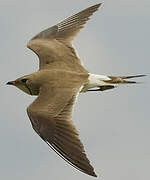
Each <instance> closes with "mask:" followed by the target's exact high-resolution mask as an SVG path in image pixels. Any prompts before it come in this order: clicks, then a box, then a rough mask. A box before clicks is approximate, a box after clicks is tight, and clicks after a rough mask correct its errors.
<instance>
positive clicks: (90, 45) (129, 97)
mask: <svg viewBox="0 0 150 180" xmlns="http://www.w3.org/2000/svg"><path fill="white" fill-rule="evenodd" d="M99 2H100V1H97V0H92V1H90V0H82V1H81V0H76V1H71V0H63V1H60V0H32V1H31V0H26V1H24V0H1V1H0V27H1V28H0V32H1V35H0V49H1V51H0V59H1V60H0V77H1V81H0V92H1V93H0V99H1V101H0V106H1V125H0V142H1V145H0V179H3V180H10V179H11V180H20V179H21V180H27V179H28V180H35V179H36V180H41V179H53V180H59V179H61V180H66V179H71V180H90V179H92V177H90V176H87V175H85V174H83V173H81V172H79V171H77V170H75V169H74V168H72V167H71V166H70V165H68V164H67V163H66V162H64V161H63V160H62V159H60V157H58V156H57V155H56V154H55V153H54V152H53V151H52V150H51V149H50V148H49V147H48V146H47V144H46V143H44V142H43V141H42V140H41V139H40V138H39V137H38V135H36V133H35V132H34V130H33V129H32V128H31V124H30V121H29V119H28V117H27V114H26V107H27V106H28V105H29V104H30V103H31V102H32V101H33V100H34V98H35V97H30V96H28V95H26V94H24V93H23V92H21V91H19V90H18V89H16V88H14V87H8V86H6V85H5V84H6V82H7V81H10V80H14V79H16V78H17V77H20V76H23V75H25V74H29V73H31V72H34V71H36V70H37V69H38V58H37V57H36V55H35V54H34V53H33V52H32V51H30V50H28V49H27V48H26V44H27V42H28V40H29V39H30V38H32V37H33V36H34V35H35V34H36V33H38V32H40V31H41V30H43V29H45V28H48V27H50V26H52V25H54V24H56V23H58V22H59V21H60V20H63V19H64V18H66V17H68V16H70V15H72V14H74V13H77V12H78V11H80V10H83V9H84V8H87V7H89V6H91V5H94V4H96V3H99ZM103 2H104V4H103V5H102V7H101V8H100V9H99V11H98V12H96V13H95V14H94V15H93V16H92V18H91V20H90V21H89V22H88V23H87V24H86V27H85V28H84V29H82V31H81V32H80V33H79V34H78V36H77V38H76V39H75V41H74V44H75V46H76V49H77V50H78V54H79V55H80V58H81V59H82V61H83V63H84V65H85V67H86V68H87V69H88V70H89V71H90V72H92V73H97V74H104V75H134V74H143V73H144V74H145V73H146V74H149V72H150V1H149V0H143V1H140V0H126V1H124V0H115V1H112V0H103ZM149 76H150V75H149ZM149 76H147V77H144V78H141V79H139V80H140V81H142V82H145V83H143V84H140V85H132V86H131V85H130V86H129V85H128V86H123V87H120V88H117V89H113V90H109V91H106V92H103V93H100V92H96V93H94V92H89V93H87V94H80V96H79V98H78V101H77V104H76V106H75V110H74V115H73V121H74V123H75V124H76V127H77V129H78V130H79V132H80V138H81V140H82V142H83V144H84V146H85V149H86V153H87V155H88V157H89V159H90V161H91V164H92V165H93V166H94V168H95V171H96V173H97V175H98V178H97V179H101V180H149V179H150V173H149V171H150V140H149V138H150V117H149V110H150V83H149V82H150V77H149ZM93 179H94V178H93Z"/></svg>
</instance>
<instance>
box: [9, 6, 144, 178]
mask: <svg viewBox="0 0 150 180" xmlns="http://www.w3.org/2000/svg"><path fill="white" fill-rule="evenodd" d="M100 6H101V3H100V4H96V5H94V6H91V7H89V8H87V9H85V10H83V11H81V12H79V13H77V14H75V15H73V16H71V17H69V18H67V19H65V20H64V21H62V22H60V23H58V24H56V25H54V26H52V27H50V28H48V29H46V30H44V31H42V32H40V33H39V34H37V35H36V36H35V37H33V38H32V39H31V40H30V41H29V42H28V44H27V47H28V48H29V49H31V50H32V51H33V52H34V53H36V54H37V56H38V57H39V70H38V71H37V72H34V73H32V74H29V75H26V76H23V77H21V78H18V79H16V80H14V81H9V82H8V83H7V84H9V85H14V86H16V87H17V88H19V89H21V90H22V91H24V92H25V93H27V94H29V95H35V96H38V97H37V98H36V99H35V100H34V102H33V103H32V104H31V105H29V107H28V108H27V114H28V116H29V119H30V121H31V124H32V127H33V129H34V130H35V132H36V133H37V134H38V135H39V136H40V137H41V138H42V139H43V140H44V141H45V142H46V143H47V144H48V145H49V146H50V147H51V148H52V149H53V150H54V151H55V152H56V153H57V154H58V155H59V156H60V157H62V158H63V159H64V160H65V161H67V162H68V163H69V164H70V165H72V166H73V167H75V168H76V169H78V170H80V171H82V172H84V173H86V174H88V175H91V176H95V177H96V174H95V172H94V168H93V167H92V165H91V164H90V161H89V160H88V158H87V156H86V154H85V150H84V147H83V144H82V142H81V141H80V139H79V134H78V131H77V130H76V128H75V126H74V124H73V122H72V110H73V105H74V103H75V100H76V98H77V95H78V94H79V93H80V92H88V91H105V90H108V89H112V88H114V87H116V86H117V85H120V84H128V83H130V84H132V83H136V82H135V81H129V80H128V79H130V78H135V77H142V76H144V75H136V76H105V75H96V74H91V73H89V72H88V71H87V70H86V69H85V68H84V67H83V66H82V64H81V61H80V59H79V57H78V56H77V54H76V51H75V49H74V48H73V45H72V41H73V39H74V37H75V36H76V35H77V33H78V32H79V31H80V29H81V28H83V26H84V24H85V23H86V22H87V21H88V20H89V18H90V16H91V15H92V14H93V13H94V12H95V11H97V10H98V8H99V7H100Z"/></svg>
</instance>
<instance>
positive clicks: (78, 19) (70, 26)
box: [33, 3, 101, 41]
mask: <svg viewBox="0 0 150 180" xmlns="http://www.w3.org/2000/svg"><path fill="white" fill-rule="evenodd" d="M100 5H101V3H100V4H96V5H94V6H91V7H89V8H87V9H85V10H83V11H81V12H79V13H77V14H75V15H73V16H71V17H68V18H67V19H65V20H63V21H62V22H60V23H58V24H57V25H55V26H52V27H50V28H48V29H46V30H44V31H42V32H40V33H39V34H38V35H36V36H35V37H34V38H33V39H36V38H39V39H52V38H54V39H63V40H65V41H72V40H73V38H74V37H75V36H76V34H77V33H78V32H79V31H80V29H81V28H83V27H84V24H85V23H86V22H87V21H88V20H89V17H90V16H91V15H92V14H93V13H94V12H95V11H97V10H98V8H99V7H100Z"/></svg>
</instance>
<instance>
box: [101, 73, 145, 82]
mask: <svg viewBox="0 0 150 180" xmlns="http://www.w3.org/2000/svg"><path fill="white" fill-rule="evenodd" d="M144 76H146V75H135V76H108V77H109V78H110V79H111V80H106V81H105V82H107V83H112V84H134V83H139V82H136V81H126V80H125V79H130V78H137V77H144Z"/></svg>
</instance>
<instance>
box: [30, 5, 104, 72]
mask: <svg viewBox="0 0 150 180" xmlns="http://www.w3.org/2000/svg"><path fill="white" fill-rule="evenodd" d="M100 5H101V4H96V5H94V6H91V7H89V8H87V9H85V10H83V11H81V12H79V13H77V14H75V15H73V16H71V17H69V18H67V19H65V20H64V21H62V22H60V23H58V24H57V25H54V26H52V27H50V28H48V29H46V30H44V31H42V32H40V33H39V34H37V35H36V36H35V37H33V38H32V39H31V40H30V41H29V42H28V45H27V47H28V48H29V49H31V50H33V51H34V52H35V53H36V54H37V55H38V57H39V59H40V69H41V68H45V67H46V68H47V67H49V64H52V63H53V64H54V66H56V68H60V66H61V68H65V69H66V61H67V63H68V61H70V63H71V65H69V67H71V66H75V65H74V63H76V64H77V63H78V64H80V60H79V58H78V57H77V55H76V53H75V50H74V48H73V47H72V43H71V42H72V40H73V39H74V37H75V36H76V35H77V33H78V32H79V31H80V29H81V28H83V26H84V24H85V23H86V22H87V21H88V20H89V17H90V16H91V15H92V14H93V13H94V12H95V11H97V10H98V8H99V6H100ZM72 60H73V62H71V61H72ZM58 61H59V62H58ZM74 61H75V62H74ZM55 62H56V63H55ZM60 62H61V64H60ZM56 64H57V65H56ZM64 64H65V65H64ZM62 66H63V67H62ZM76 69H81V70H80V72H81V71H85V70H84V69H83V68H81V67H79V68H76ZM69 70H73V68H72V67H71V68H70V69H69Z"/></svg>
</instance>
